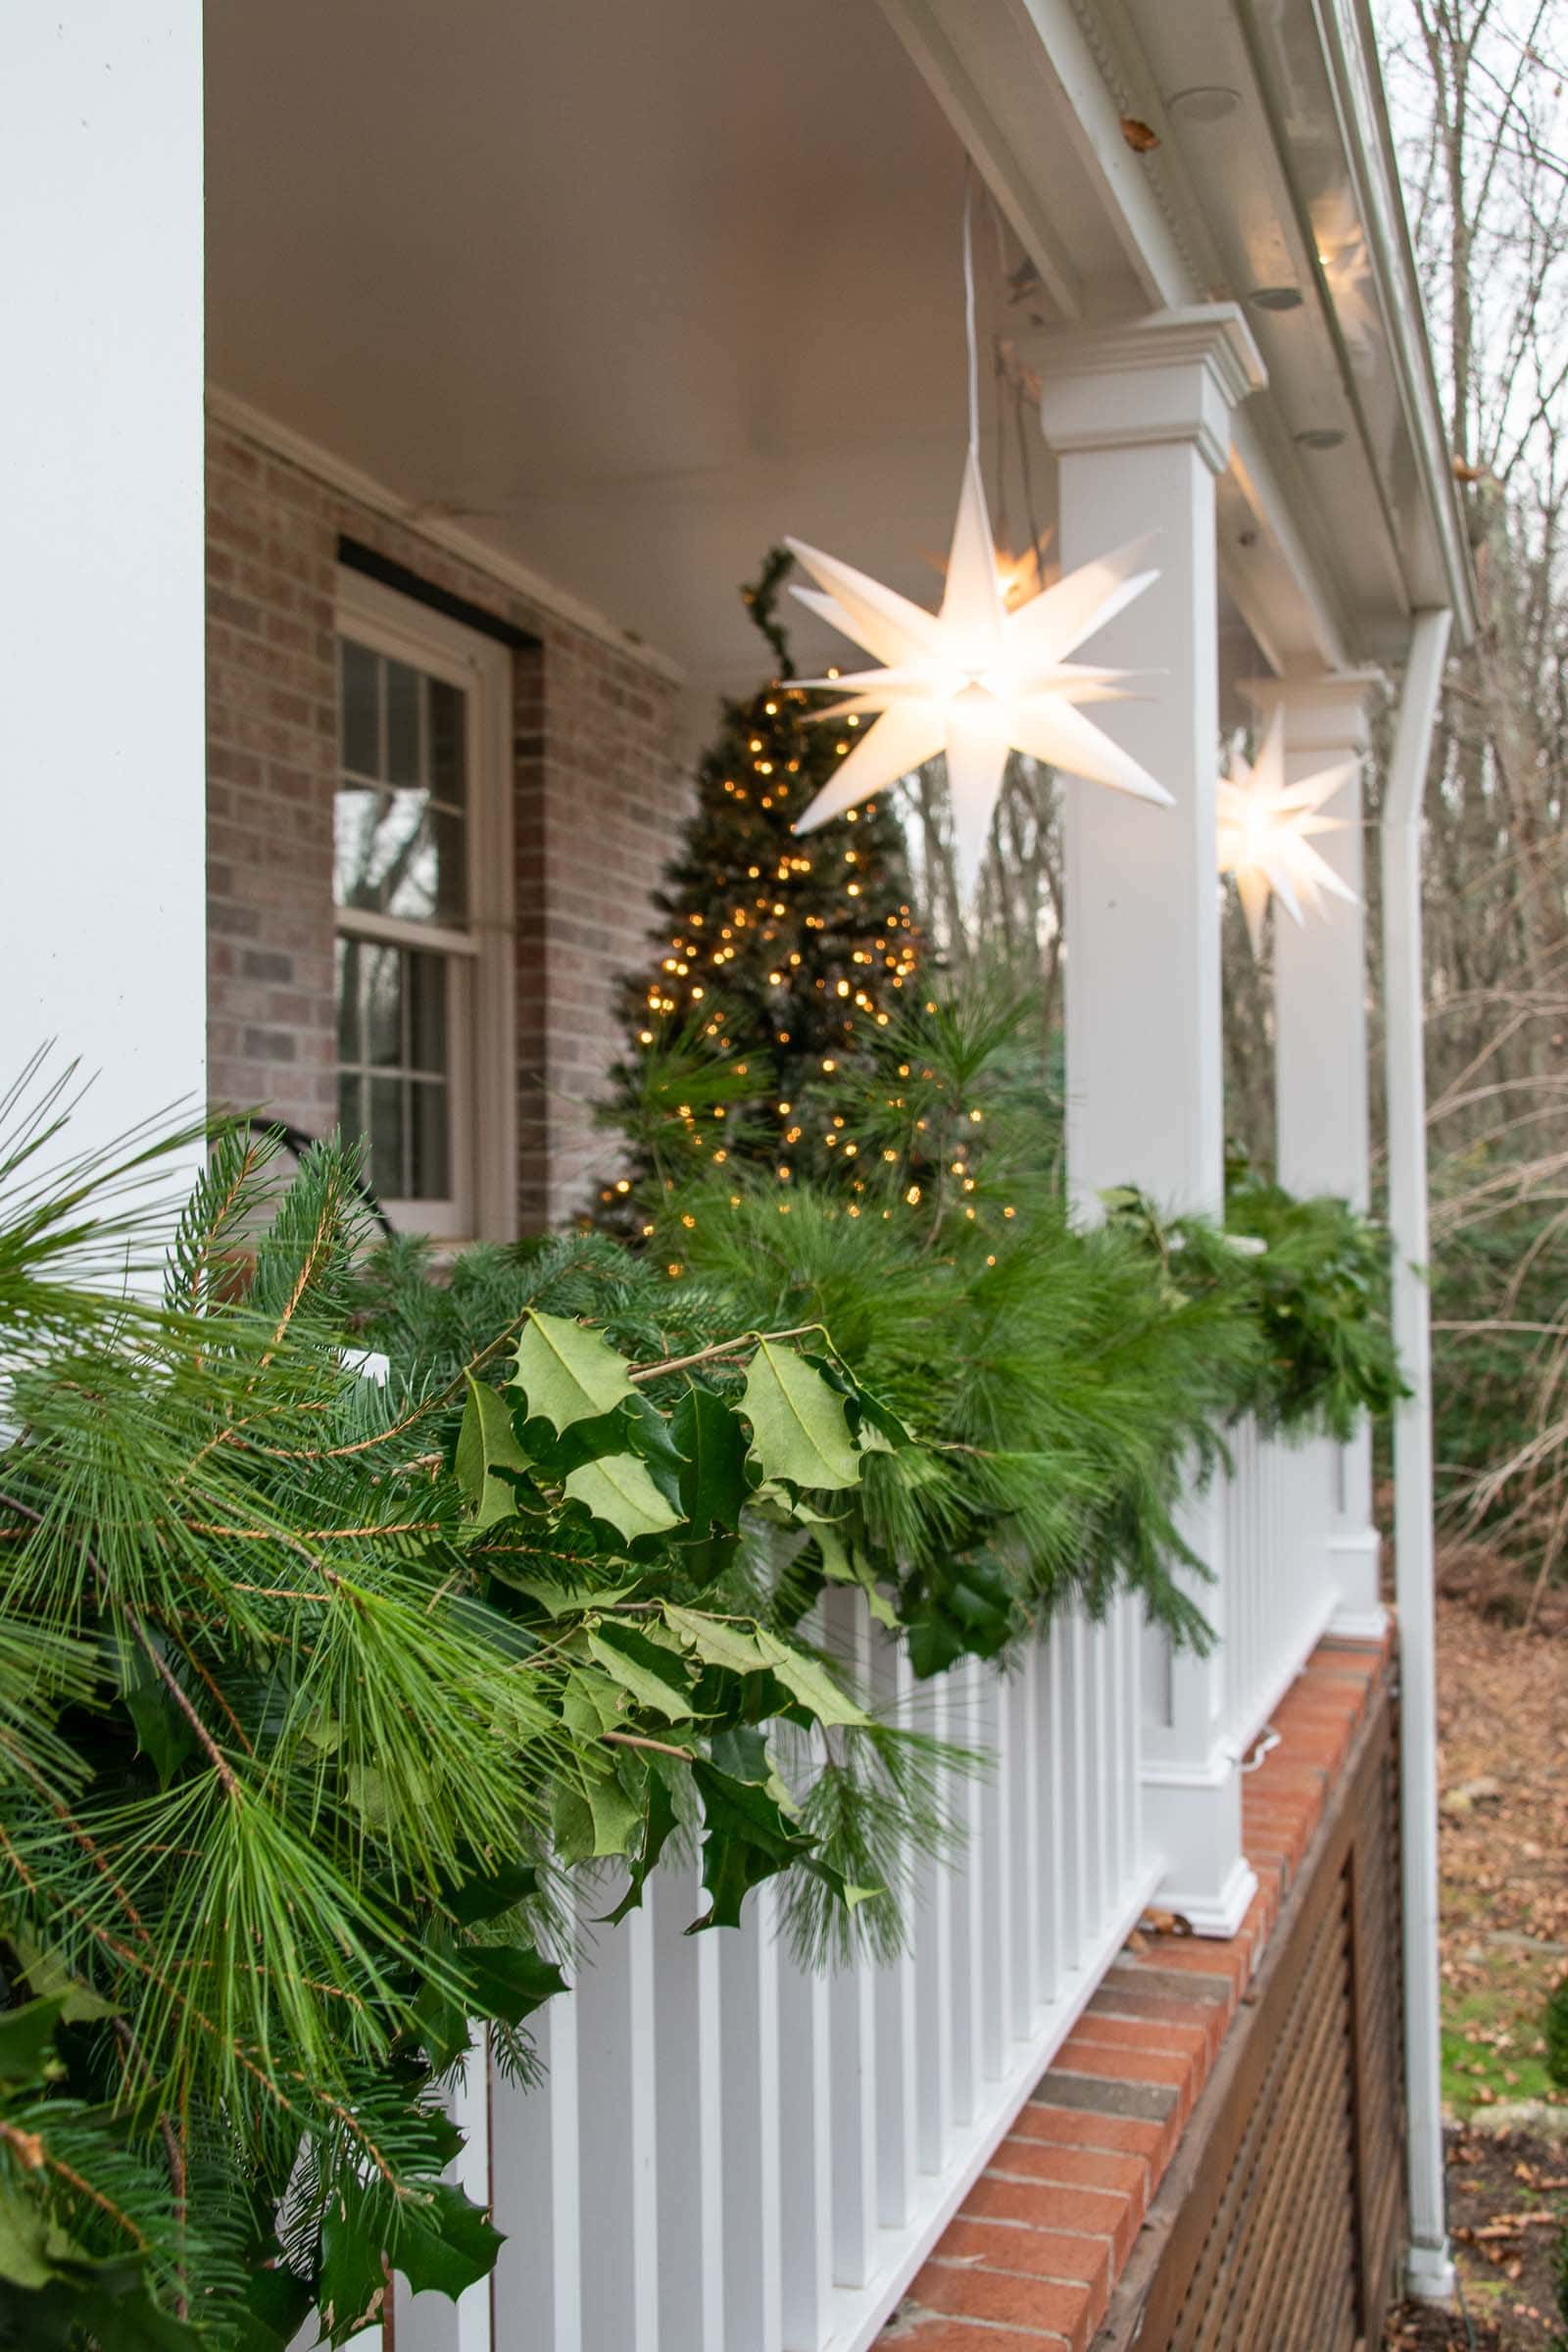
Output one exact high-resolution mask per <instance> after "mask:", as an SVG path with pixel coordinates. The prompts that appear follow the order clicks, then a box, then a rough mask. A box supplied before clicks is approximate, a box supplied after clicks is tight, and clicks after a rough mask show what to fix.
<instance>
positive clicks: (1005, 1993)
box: [975, 1665, 1021, 2082]
mask: <svg viewBox="0 0 1568 2352" xmlns="http://www.w3.org/2000/svg"><path fill="white" fill-rule="evenodd" d="M975 1701H976V1707H977V1711H978V1718H979V1744H980V1746H981V1748H982V1749H983V1750H984V1751H985V1754H986V1758H987V1767H988V1769H987V1772H986V1777H985V1779H984V1780H983V1781H982V1782H981V1784H980V1853H979V1857H978V1858H979V1864H980V1872H979V1887H978V1894H979V1902H978V1905H977V1910H978V1917H979V1924H980V1949H979V1956H978V1966H977V1968H976V1971H975V1985H976V1989H977V1992H978V1995H979V2007H980V2018H979V2026H980V2072H981V2075H982V2077H983V2078H984V2080H985V2081H987V2082H999V2081H1000V2080H1001V2077H1002V2073H1003V2070H1004V2067H1005V2064H1006V2058H1007V2051H1008V2047H1009V2044H1010V2042H1011V2038H1012V2028H1011V2016H1010V2011H1011V1988H1012V1905H1013V1893H1014V1889H1013V1885H1012V1869H1011V1858H1012V1857H1011V1836H1010V1825H1011V1789H1010V1785H1009V1779H1010V1772H1011V1763H1012V1757H1011V1750H1010V1746H1009V1742H1008V1738H1007V1731H1008V1720H1009V1718H1008V1710H1007V1708H1006V1705H1005V1700H1004V1696H1003V1690H1002V1680H1001V1677H1000V1676H999V1675H998V1673H997V1672H996V1669H995V1668H994V1667H992V1666H989V1665H977V1667H976V1670H975ZM1019 1891H1020V1892H1021V1889H1020V1890H1019Z"/></svg>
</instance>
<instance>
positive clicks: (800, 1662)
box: [757, 1626, 870, 1726]
mask: <svg viewBox="0 0 1568 2352" xmlns="http://www.w3.org/2000/svg"><path fill="white" fill-rule="evenodd" d="M757 1646H758V1648H759V1649H760V1651H761V1653H762V1656H763V1659H764V1660H765V1662H766V1663H767V1665H768V1666H770V1667H771V1668H772V1670H773V1672H774V1674H776V1675H777V1677H778V1679H779V1681H780V1682H781V1683H782V1684H783V1685H784V1688H785V1690H786V1691H789V1692H790V1693H791V1695H792V1696H793V1697H795V1698H798V1699H799V1700H800V1702H801V1705H802V1706H803V1707H809V1709H810V1711H811V1713H812V1714H813V1715H814V1716H815V1717H816V1719H817V1721H818V1723H828V1724H844V1725H853V1726H858V1725H861V1724H864V1723H867V1722H869V1720H870V1718H869V1717H868V1716H867V1714H866V1712H865V1709H864V1708H863V1707H860V1706H857V1704H856V1702H855V1700H854V1699H853V1698H851V1697H849V1696H848V1695H847V1694H846V1692H844V1691H841V1690H840V1689H839V1686H838V1684H837V1683H836V1682H835V1681H834V1680H833V1677H832V1676H831V1675H830V1674H829V1672H828V1670H827V1668H826V1667H825V1666H823V1665H820V1664H818V1662H817V1660H816V1659H815V1658H811V1657H808V1656H807V1654H806V1652H805V1651H804V1650H801V1649H795V1648H792V1647H791V1645H790V1643H789V1642H781V1641H780V1640H779V1638H778V1636H777V1634H770V1633H769V1632H768V1631H767V1628H766V1627H765V1626H759V1627H758V1629H757Z"/></svg>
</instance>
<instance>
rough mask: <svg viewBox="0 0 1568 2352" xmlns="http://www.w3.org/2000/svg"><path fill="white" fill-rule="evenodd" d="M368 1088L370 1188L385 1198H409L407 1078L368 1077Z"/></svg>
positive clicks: (388, 1199) (392, 1199)
mask: <svg viewBox="0 0 1568 2352" xmlns="http://www.w3.org/2000/svg"><path fill="white" fill-rule="evenodd" d="M366 1092H367V1094H368V1096H369V1098H370V1164H369V1168H368V1175H369V1179H370V1188H371V1190H372V1192H376V1193H379V1194H380V1195H381V1197H382V1199H383V1200H387V1201H402V1200H405V1199H406V1198H407V1195H406V1193H405V1191H404V1172H403V1093H404V1087H403V1080H402V1079H401V1078H370V1079H368V1080H367V1081H366Z"/></svg>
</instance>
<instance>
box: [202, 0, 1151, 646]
mask: <svg viewBox="0 0 1568 2352" xmlns="http://www.w3.org/2000/svg"><path fill="white" fill-rule="evenodd" d="M208 87H209V145H208V193H209V208H210V212H209V253H210V278H211V287H210V327H209V334H210V370H211V374H212V377H213V379H214V380H215V382H217V383H218V384H220V385H221V386H222V387H223V389H224V390H225V391H228V392H231V393H233V394H236V395H238V396H239V397H240V398H242V399H244V400H246V401H248V402H250V403H252V404H254V405H255V406H256V407H257V408H259V409H261V410H263V411H265V412H266V413H267V414H268V415H269V416H270V417H274V418H275V419H276V420H277V421H279V422H280V423H282V424H284V425H286V426H288V427H290V428H292V429H293V430H294V431H295V432H298V433H300V434H303V435H305V436H307V437H308V438H309V439H311V440H313V441H315V442H318V443H319V444H320V445H321V447H323V448H324V449H326V450H328V451H330V452H331V453H332V454H333V455H334V456H335V457H337V458H339V459H342V460H346V461H348V462H350V463H351V464H353V465H355V466H360V467H362V468H363V469H364V470H365V471H366V472H368V473H369V474H371V475H373V476H375V477H377V478H378V479H379V480H381V481H382V482H384V483H385V484H387V485H388V486H389V487H392V488H394V489H395V490H397V491H398V492H400V493H402V494H404V495H405V496H407V497H408V499H409V500H410V501H411V503H413V504H414V505H416V506H417V507H420V508H423V509H425V510H427V511H428V512H430V513H432V514H435V515H441V516H443V517H446V518H447V519H449V520H453V521H459V522H461V523H462V524H463V525H464V527H465V528H466V529H467V530H468V531H470V532H472V533H473V534H474V535H475V536H476V537H478V538H481V539H483V540H486V541H489V542H491V543H492V544H494V545H495V546H496V547H497V548H499V549H502V550H504V551H506V552H507V553H508V554H509V555H511V556H513V557H514V558H515V559H516V560H518V561H520V562H522V563H525V564H528V565H529V566H531V567H532V568H533V569H534V570H536V571H538V572H540V573H543V574H544V575H545V576H546V577H547V578H549V579H551V580H553V581H556V582H558V583H559V584H560V585H561V586H562V587H563V588H564V589H566V590H568V591H570V592H572V593H573V594H574V595H576V596H578V597H580V598H583V599H586V600H587V601H589V602H591V603H592V604H594V605H596V606H597V607H599V608H600V609H601V610H602V611H603V612H604V613H606V614H607V615H609V616H610V617H611V618H612V619H613V620H614V621H616V622H618V623H620V624H622V625H624V626H626V627H629V628H630V629H633V630H635V631H637V632H639V633H640V634H642V635H643V636H645V637H646V638H648V639H649V640H650V641H651V642H652V643H654V644H655V645H657V646H659V647H661V648H662V649H663V650H664V651H666V652H668V653H669V654H671V655H673V656H674V657H675V658H676V659H677V660H678V661H679V662H681V663H682V664H683V665H684V666H685V668H686V669H687V671H688V673H689V674H690V676H691V678H692V680H693V683H694V685H697V686H708V685H711V684H714V683H718V682H722V681H723V680H725V679H726V678H734V679H736V680H748V681H749V680H750V679H752V678H754V677H755V675H756V671H757V658H756V649H757V639H756V637H755V635H754V634H753V632H752V631H751V630H750V628H749V625H748V623H747V622H746V620H745V617H744V615H743V613H741V610H740V607H739V605H738V602H737V600H736V596H735V589H736V586H737V584H738V583H739V582H740V581H741V580H743V579H747V578H750V577H751V576H752V575H753V574H754V572H755V570H756V566H757V564H758V561H759V559H760V555H761V553H762V552H763V550H764V549H765V548H766V547H767V546H768V545H769V544H770V543H771V542H772V541H774V540H776V539H777V538H778V537H779V536H780V535H781V534H782V533H783V532H785V531H793V532H795V533H797V534H798V535H800V536H803V537H806V538H814V539H817V540H819V541H820V542H822V543H824V544H826V545H828V546H830V547H832V548H834V549H835V550H839V551H842V552H843V553H845V554H847V555H852V556H853V557H854V558H855V559H856V560H857V561H858V562H861V563H863V564H866V565H867V566H868V567H870V568H872V569H876V570H879V571H880V572H881V573H882V575H883V576H885V577H888V578H890V579H893V580H895V581H898V582H899V583H901V584H902V585H904V586H906V587H907V589H908V590H909V591H910V592H911V593H914V594H920V595H926V594H929V592H930V589H931V587H932V585H933V577H932V573H931V571H930V568H929V566H928V564H926V562H925V561H924V559H923V557H922V554H921V550H922V549H926V550H943V549H945V547H946V541H947V535H948V532H949V530H950V528H951V522H952V512H953V505H954V501H955V499H956V492H957V487H958V466H959V461H960V456H961V449H962V436H963V397H964V394H963V359H962V347H961V303H960V293H959V280H958V221H959V211H960V206H961V201H962V188H963V157H962V150H961V148H960V146H959V144H958V141H957V139H956V136H955V135H954V133H953V131H952V129H951V128H950V127H949V125H948V123H947V122H946V121H945V119H944V117H943V116H942V114H941V112H940V110H939V109H938V107H937V105H936V104H935V102H934V100H933V99H932V98H931V96H930V94H929V93H928V91H927V89H926V87H925V85H924V83H923V81H922V80H921V78H920V76H919V73H917V71H916V69H915V68H914V66H913V65H912V64H911V62H910V61H909V59H908V57H907V54H906V52H905V50H904V48H903V46H902V45H901V43H900V42H899V41H898V39H897V38H896V37H895V35H894V33H893V32H892V30H891V29H890V27H889V25H888V24H887V21H886V19H885V18H884V16H883V14H882V12H881V10H880V9H879V8H878V7H877V6H876V5H875V4H874V0H791V5H790V6H789V7H788V8H786V9H776V8H761V7H758V6H755V5H745V4H742V5H737V0H643V4H641V5H634V6H628V5H626V0H573V4H572V5H570V6H565V7H559V6H558V7H542V6H521V7H519V6H513V5H508V6H502V5H499V4H498V0H497V4H486V0H471V4H470V5H468V6H466V7H464V8H461V9H453V8H451V7H450V6H446V5H442V4H441V0H333V5H332V6H331V7H330V8H322V7H320V6H319V0H270V4H269V6H267V7H266V8H254V7H249V6H246V5H243V4H242V0H223V4H222V5H213V6H210V7H209V10H208ZM1061 178H1062V183H1063V184H1062V187H1061V191H1060V218H1061V221H1062V223H1063V226H1064V229H1065V231H1066V233H1068V234H1070V235H1071V236H1073V237H1074V238H1075V239H1077V240H1079V241H1080V242H1081V244H1082V246H1083V249H1084V250H1085V251H1086V252H1088V253H1089V254H1090V255H1091V256H1094V257H1098V258H1099V259H1101V260H1102V261H1103V266H1104V267H1105V268H1107V269H1115V268H1118V267H1120V262H1119V257H1118V255H1117V252H1116V250H1115V247H1114V245H1113V243H1112V242H1111V240H1110V236H1109V231H1108V229H1107V228H1106V227H1105V226H1104V225H1103V223H1102V222H1101V221H1099V220H1098V218H1097V216H1096V214H1095V212H1094V210H1093V207H1092V204H1091V201H1090V198H1089V196H1088V193H1087V191H1086V190H1085V188H1084V187H1083V185H1082V182H1081V180H1080V179H1078V178H1077V177H1076V175H1075V174H1074V172H1072V170H1071V169H1070V167H1069V166H1068V164H1067V162H1066V159H1064V160H1063V169H1062V173H1061ZM981 226H982V231H983V233H984V234H985V236H986V237H987V240H988V246H989V245H990V230H989V227H988V225H987V224H986V222H985V221H983V220H982V222H981ZM991 251H994V246H993V247H991ZM1015 251H1016V249H1014V252H1015ZM987 258H988V259H989V258H990V253H989V252H988V255H987ZM993 274H995V271H994V270H993ZM1046 470H1047V469H1046V466H1045V463H1044V453H1043V452H1041V453H1040V464H1039V472H1040V473H1041V474H1042V475H1043V474H1044V473H1045V471H1046ZM802 624H803V625H802V630H801V636H802V640H803V650H806V651H808V652H809V651H811V647H810V644H809V637H808V628H807V624H806V616H805V615H804V614H803V615H802ZM817 642H818V646H819V648H821V649H823V650H824V651H825V649H826V648H827V645H828V640H827V638H826V637H825V636H824V637H821V638H819V639H818V641H817ZM833 642H834V646H835V649H836V650H837V651H838V652H839V653H842V651H843V648H842V644H841V643H840V642H839V641H836V640H835V641H833ZM813 658H815V657H814V655H813ZM826 658H832V657H831V654H828V655H827V656H826Z"/></svg>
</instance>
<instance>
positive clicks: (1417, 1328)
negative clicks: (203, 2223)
mask: <svg viewBox="0 0 1568 2352" xmlns="http://www.w3.org/2000/svg"><path fill="white" fill-rule="evenodd" d="M1451 619H1452V615H1451V614H1450V613H1446V612H1432V611H1428V612H1424V613H1417V614H1416V616H1415V624H1414V628H1413V630H1412V632H1411V638H1410V652H1409V658H1408V660H1407V662H1406V663H1405V671H1404V684H1403V688H1402V690H1401V693H1400V697H1399V716H1398V722H1397V727H1396V729H1395V737H1394V755H1393V758H1392V760H1391V761H1390V764H1389V779H1388V790H1387V796H1386V799H1385V803H1384V812H1383V844H1382V847H1383V964H1384V1017H1385V1024H1386V1039H1385V1051H1386V1055H1387V1063H1388V1129H1389V1224H1390V1228H1391V1230H1392V1233H1393V1237H1394V1336H1395V1341H1396V1344H1397V1348H1398V1350H1399V1361H1400V1365H1401V1368H1402V1370H1403V1373H1404V1377H1405V1380H1406V1381H1407V1382H1408V1384H1409V1388H1410V1394H1409V1396H1408V1397H1404V1398H1403V1399H1402V1400H1401V1402H1400V1403H1399V1404H1398V1406H1397V1408H1396V1411H1395V1416H1394V1478H1395V1518H1394V1551H1395V1565H1396V1581H1395V1596H1396V1601H1397V1608H1398V1618H1399V1683H1400V1716H1401V1727H1400V1771H1399V1808H1400V1828H1401V1844H1402V1849H1403V1852H1402V1866H1403V1892H1404V2069H1405V2100H1406V2126H1405V2129H1406V2158H1407V2164H1408V2170H1409V2197H1410V2250H1409V2256H1408V2262H1407V2267H1406V2281H1407V2285H1408V2289H1409V2292H1410V2293H1411V2294H1412V2295H1417V2296H1420V2297H1422V2298H1423V2299H1424V2300H1426V2301H1429V2302H1448V2301H1450V2300H1451V2298H1452V2295H1453V2287H1454V2276H1453V2263H1452V2261H1451V2260H1450V2258H1449V2254H1448V2234H1447V2226H1446V2199H1445V2194H1444V2165H1443V2088H1442V2070H1441V2044H1440V2021H1439V2006H1438V1688H1437V1622H1436V1610H1435V1605H1434V1567H1435V1560H1434V1544H1433V1533H1432V1335H1431V1311H1430V1305H1429V1299H1428V1291H1427V1262H1428V1240H1427V1089H1426V1063H1425V1001H1424V990H1423V986H1422V963H1421V822H1422V801H1423V796H1424V789H1425V785H1426V776H1427V761H1428V757H1429V754H1430V752H1431V748H1432V728H1433V722H1434V720H1435V718H1436V716H1437V709H1438V696H1439V693H1440V692H1441V690H1442V686H1443V661H1444V655H1445V653H1446V650H1447V644H1448V628H1449V624H1450V621H1451Z"/></svg>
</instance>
